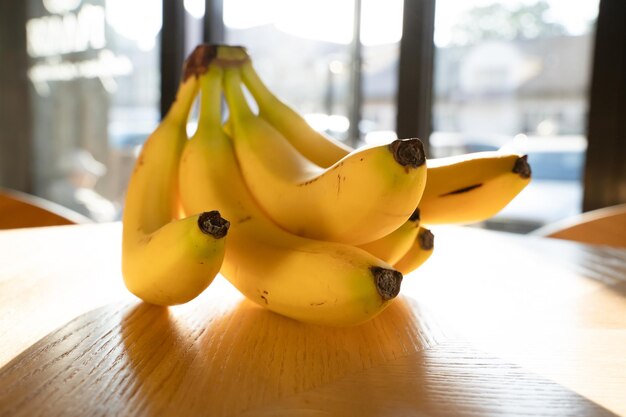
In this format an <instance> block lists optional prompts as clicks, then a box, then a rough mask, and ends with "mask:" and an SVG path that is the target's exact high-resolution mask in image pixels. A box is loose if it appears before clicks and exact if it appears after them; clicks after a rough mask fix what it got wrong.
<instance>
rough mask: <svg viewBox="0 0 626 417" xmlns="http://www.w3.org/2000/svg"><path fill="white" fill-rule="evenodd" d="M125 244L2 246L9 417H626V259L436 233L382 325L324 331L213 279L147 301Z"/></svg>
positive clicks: (100, 231) (101, 229) (18, 238)
mask: <svg viewBox="0 0 626 417" xmlns="http://www.w3.org/2000/svg"><path fill="white" fill-rule="evenodd" d="M120 232H121V228H120V227H119V224H111V225H88V226H62V227H54V228H42V229H31V230H26V229H25V230H19V231H10V232H0V251H1V252H2V253H5V254H7V255H8V256H9V257H8V258H7V259H11V262H3V263H0V347H1V349H0V353H1V354H2V356H1V357H0V359H3V358H4V362H2V363H3V364H4V366H3V367H2V368H1V369H0V416H3V417H4V416H87V415H89V416H157V415H158V416H170V415H171V416H180V415H193V416H196V415H200V416H204V415H206V416H247V417H250V416H413V415H425V416H503V415H506V416H509V415H511V416H529V415H547V416H588V415H589V416H605V415H606V416H613V415H626V396H625V395H624V392H626V353H625V352H626V351H625V350H624V346H626V251H624V250H619V249H612V248H605V247H595V246H585V245H580V244H576V243H572V242H565V241H559V240H555V239H544V238H529V237H520V236H514V235H508V234H502V233H493V232H485V231H482V230H475V229H464V228H438V229H435V235H436V250H435V253H434V255H433V257H432V258H431V260H430V261H429V262H428V263H427V264H426V265H424V267H422V268H420V269H419V270H418V271H416V272H415V273H413V274H410V275H408V276H406V277H405V279H404V282H403V288H402V295H401V296H400V297H399V298H398V299H397V300H396V301H395V302H394V303H392V304H391V306H390V307H389V308H388V309H387V310H385V311H384V312H383V313H382V314H381V315H380V316H378V317H377V318H375V319H374V320H372V321H370V322H368V323H365V324H364V325H361V326H356V327H350V328H328V327H320V326H312V325H307V324H303V323H299V322H296V321H293V320H290V319H287V318H284V317H282V316H279V315H276V314H274V313H271V312H268V311H267V310H265V309H263V308H261V307H258V306H257V305H255V304H253V303H251V302H249V301H247V300H245V299H244V298H243V297H242V296H241V295H240V294H239V293H238V292H237V291H236V290H235V289H234V288H233V287H232V286H231V285H230V284H229V283H228V282H227V281H226V280H225V279H223V278H222V277H219V276H218V278H217V279H216V280H215V281H214V283H213V284H212V285H211V287H209V289H208V290H207V291H206V292H205V293H203V294H202V295H201V296H200V297H198V298H197V299H195V300H193V301H192V302H190V303H188V304H186V305H183V306H177V307H172V308H169V309H165V308H158V307H154V306H149V305H146V304H143V303H140V302H139V301H137V300H136V299H135V298H134V297H131V296H129V295H128V294H127V292H126V291H125V289H124V288H123V286H122V285H121V276H120V273H119V241H120V240H119V239H120Z"/></svg>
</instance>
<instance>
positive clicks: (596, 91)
mask: <svg viewBox="0 0 626 417" xmlns="http://www.w3.org/2000/svg"><path fill="white" fill-rule="evenodd" d="M624 22H626V2H624V0H601V1H600V9H599V13H598V19H597V22H596V39H595V50H594V59H593V75H592V80H591V92H590V98H589V121H588V131H587V138H588V143H589V145H588V148H587V159H586V167H585V181H584V184H585V191H584V202H583V210H584V211H588V210H593V209H596V208H601V207H606V206H610V205H614V204H619V203H625V202H626V117H625V114H626V25H624Z"/></svg>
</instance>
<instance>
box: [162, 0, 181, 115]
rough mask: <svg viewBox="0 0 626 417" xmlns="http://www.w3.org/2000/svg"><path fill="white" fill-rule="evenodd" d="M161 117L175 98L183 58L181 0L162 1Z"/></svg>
mask: <svg viewBox="0 0 626 417" xmlns="http://www.w3.org/2000/svg"><path fill="white" fill-rule="evenodd" d="M162 7H163V8H162V11H163V27H162V28H161V57H160V59H161V61H160V62H161V64H160V65H161V117H163V116H165V113H167V111H168V109H169V108H170V105H171V104H172V102H173V101H174V99H175V98H176V91H177V90H178V85H179V83H180V79H181V77H182V67H183V61H184V60H185V6H184V4H183V1H182V0H181V1H170V0H163V1H162Z"/></svg>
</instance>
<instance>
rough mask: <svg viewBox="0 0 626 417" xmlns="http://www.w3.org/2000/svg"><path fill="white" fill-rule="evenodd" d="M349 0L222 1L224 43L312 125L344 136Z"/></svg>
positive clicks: (346, 116) (346, 100) (347, 74)
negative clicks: (241, 52) (236, 48)
mask: <svg viewBox="0 0 626 417" xmlns="http://www.w3.org/2000/svg"><path fill="white" fill-rule="evenodd" d="M353 7H354V6H353V1H351V0H341V1H337V0H323V1H321V0H316V1H299V2H290V1H280V0H266V1H263V2H259V1H255V0H225V1H224V24H225V26H226V33H225V37H226V43H228V44H233V45H242V46H245V47H246V48H247V49H248V52H249V53H250V55H251V56H252V60H253V63H254V65H255V68H256V69H257V72H258V73H259V75H260V77H261V78H262V79H263V81H264V82H265V83H266V84H267V85H268V86H269V88H270V89H271V90H272V91H273V92H274V93H275V94H276V95H277V96H278V97H279V98H281V99H282V100H284V101H285V102H286V103H288V104H289V105H291V106H292V107H294V108H295V109H296V110H297V111H298V112H300V113H301V114H303V115H305V117H306V118H307V120H308V121H309V122H310V123H311V124H312V125H313V126H314V127H315V128H316V129H319V130H322V131H326V132H327V133H329V134H331V135H332V136H334V137H336V138H338V139H342V140H344V139H346V137H347V134H348V128H349V123H348V114H349V113H348V112H349V107H348V106H349V105H350V101H349V96H348V93H349V79H350V78H349V74H350V71H349V68H350V48H349V44H350V42H351V40H352V22H353Z"/></svg>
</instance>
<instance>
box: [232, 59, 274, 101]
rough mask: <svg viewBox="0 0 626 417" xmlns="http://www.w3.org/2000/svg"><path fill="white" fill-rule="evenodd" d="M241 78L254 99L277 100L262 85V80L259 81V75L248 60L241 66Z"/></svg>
mask: <svg viewBox="0 0 626 417" xmlns="http://www.w3.org/2000/svg"><path fill="white" fill-rule="evenodd" d="M241 78H242V79H243V82H244V84H245V85H246V87H248V89H249V90H250V92H251V93H252V95H253V96H254V97H255V98H259V100H260V101H264V102H268V101H271V100H278V99H277V98H276V96H274V95H273V94H272V92H271V91H270V90H269V88H267V86H266V85H265V84H264V83H263V80H261V77H259V74H257V72H256V71H255V69H254V67H253V66H252V61H250V60H248V61H246V62H245V63H244V64H243V65H242V66H241Z"/></svg>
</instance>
